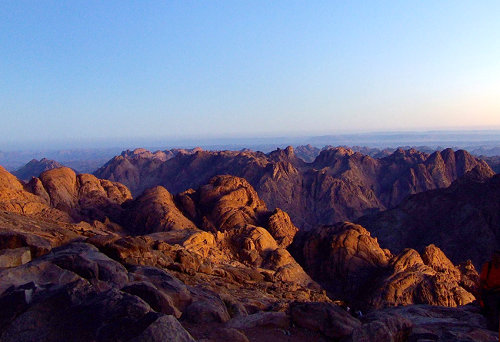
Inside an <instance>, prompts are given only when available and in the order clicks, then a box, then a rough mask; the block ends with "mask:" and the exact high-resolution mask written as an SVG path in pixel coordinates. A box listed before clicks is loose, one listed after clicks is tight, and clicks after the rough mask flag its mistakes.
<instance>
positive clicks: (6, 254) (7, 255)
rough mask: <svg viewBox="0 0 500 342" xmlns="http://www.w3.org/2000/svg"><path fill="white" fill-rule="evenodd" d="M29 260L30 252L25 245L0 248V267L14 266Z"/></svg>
mask: <svg viewBox="0 0 500 342" xmlns="http://www.w3.org/2000/svg"><path fill="white" fill-rule="evenodd" d="M29 261H31V252H30V249H29V248H27V247H21V248H14V249H1V250H0V268H2V267H16V266H20V265H24V264H25V263H27V262H29Z"/></svg>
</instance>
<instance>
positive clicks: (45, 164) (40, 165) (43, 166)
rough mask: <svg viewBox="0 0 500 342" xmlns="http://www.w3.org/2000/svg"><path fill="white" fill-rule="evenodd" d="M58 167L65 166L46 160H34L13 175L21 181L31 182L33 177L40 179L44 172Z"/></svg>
mask: <svg viewBox="0 0 500 342" xmlns="http://www.w3.org/2000/svg"><path fill="white" fill-rule="evenodd" d="M58 167H63V165H61V164H59V163H58V162H56V161H55V160H50V159H46V158H42V159H40V160H37V159H32V160H31V161H30V162H28V163H27V164H26V165H24V166H23V167H21V168H19V169H18V170H16V171H14V172H12V174H13V175H14V176H16V177H17V178H19V179H22V180H25V181H29V180H30V179H31V177H38V176H39V175H40V174H41V173H42V172H44V171H48V170H52V169H56V168H58Z"/></svg>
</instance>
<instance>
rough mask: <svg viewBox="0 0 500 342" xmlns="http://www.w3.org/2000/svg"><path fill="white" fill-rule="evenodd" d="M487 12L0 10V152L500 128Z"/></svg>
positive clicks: (18, 4) (267, 6)
mask: <svg viewBox="0 0 500 342" xmlns="http://www.w3.org/2000/svg"><path fill="white" fill-rule="evenodd" d="M499 18H500V2H499V1H456V0H455V1H229V0H228V1H216V0H215V1H92V0H85V1H79V0H73V1H50V0H44V1H35V0H33V1H24V0H5V1H1V2H0V119H1V120H2V121H1V122H2V124H1V125H0V150H2V149H3V148H8V147H11V146H14V145H23V146H24V145H26V146H27V145H30V144H31V145H33V146H43V147H47V146H49V145H50V146H56V145H57V146H64V144H70V143H72V144H74V143H75V142H76V143H81V144H82V146H83V145H85V144H89V143H90V142H102V143H103V144H111V143H112V142H113V141H118V140H120V141H124V140H127V139H149V138H151V139H153V138H154V139H156V140H158V139H159V140H161V139H166V140H175V139H186V138H190V139H196V138H200V139H201V138H203V139H205V138H218V137H223V138H238V137H253V136H258V137H266V136H287V135H293V136H308V135H311V136H312V135H321V134H337V133H342V132H371V131H374V132H376V131H411V130H433V129H438V130H441V129H444V130H447V129H493V128H494V129H498V128H500V20H499Z"/></svg>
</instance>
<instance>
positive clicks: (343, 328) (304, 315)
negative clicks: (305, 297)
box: [290, 302, 361, 339]
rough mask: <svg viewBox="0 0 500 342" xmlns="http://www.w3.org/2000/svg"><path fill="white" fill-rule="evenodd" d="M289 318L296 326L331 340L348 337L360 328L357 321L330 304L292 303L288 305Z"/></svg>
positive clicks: (341, 309)
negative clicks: (318, 333)
mask: <svg viewBox="0 0 500 342" xmlns="http://www.w3.org/2000/svg"><path fill="white" fill-rule="evenodd" d="M290 316H291V319H292V322H293V323H294V324H296V325H297V326H299V327H302V328H306V329H309V330H312V331H317V332H320V333H322V334H323V335H325V336H326V337H329V338H333V339H341V338H344V337H348V336H350V335H351V334H352V332H353V331H354V330H355V329H356V328H358V327H360V326H361V323H360V321H359V320H357V319H356V318H354V317H352V316H351V315H350V314H349V313H348V312H347V311H345V310H344V309H343V308H341V307H340V306H337V305H335V304H331V303H314V302H309V303H300V302H294V303H292V304H291V305H290Z"/></svg>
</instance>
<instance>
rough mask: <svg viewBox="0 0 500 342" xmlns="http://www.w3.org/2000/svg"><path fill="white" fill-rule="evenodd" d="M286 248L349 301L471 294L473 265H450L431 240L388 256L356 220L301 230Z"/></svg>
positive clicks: (398, 301) (451, 298) (453, 299)
mask: <svg viewBox="0 0 500 342" xmlns="http://www.w3.org/2000/svg"><path fill="white" fill-rule="evenodd" d="M292 248H293V250H294V255H295V256H296V259H297V260H298V261H299V263H301V264H302V265H303V266H304V268H305V270H306V271H307V273H308V274H309V275H311V277H312V278H313V279H314V280H316V281H318V282H319V283H320V284H322V285H323V286H324V287H325V288H327V289H328V290H330V291H331V293H332V294H333V295H334V297H336V298H342V299H344V300H346V301H348V302H349V303H352V305H354V306H355V307H363V308H366V307H375V308H381V307H386V306H397V305H409V304H431V305H441V306H460V305H465V304H467V303H471V302H473V301H474V300H475V297H474V293H476V290H477V289H476V288H475V286H477V285H472V286H471V284H477V281H478V279H477V278H478V275H477V272H476V271H475V269H474V267H473V266H472V265H469V266H468V270H466V269H465V268H464V267H459V266H455V265H453V264H452V263H451V261H450V260H449V259H448V258H447V257H446V256H445V255H444V253H443V252H442V251H441V250H440V249H439V248H437V247H436V246H434V245H429V246H427V247H426V248H425V249H424V250H423V251H422V253H421V254H419V253H418V252H417V251H416V250H413V249H406V250H404V251H403V252H402V253H401V254H399V255H396V256H393V255H392V254H391V252H390V251H389V250H383V249H381V248H380V246H379V245H378V242H377V240H376V239H375V238H373V237H371V236H370V233H369V232H368V231H367V230H366V229H365V228H363V227H362V226H359V225H355V224H351V223H341V224H337V225H334V226H325V227H320V228H318V229H316V230H312V231H310V232H307V233H304V234H302V236H299V238H298V239H297V240H296V241H295V242H294V245H293V246H292Z"/></svg>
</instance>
